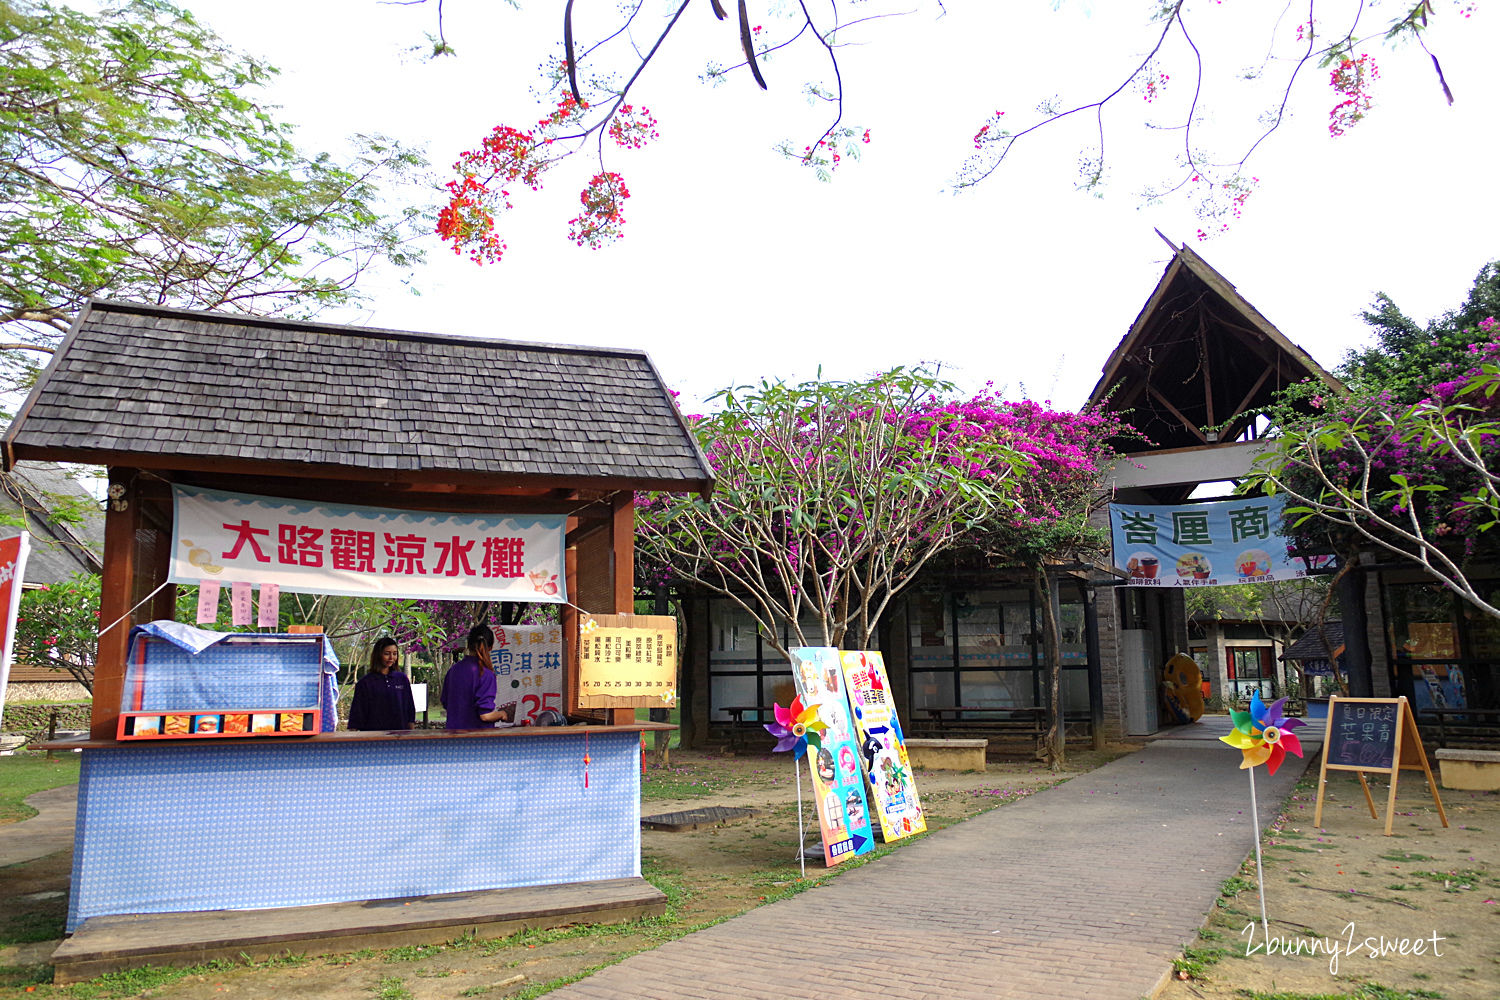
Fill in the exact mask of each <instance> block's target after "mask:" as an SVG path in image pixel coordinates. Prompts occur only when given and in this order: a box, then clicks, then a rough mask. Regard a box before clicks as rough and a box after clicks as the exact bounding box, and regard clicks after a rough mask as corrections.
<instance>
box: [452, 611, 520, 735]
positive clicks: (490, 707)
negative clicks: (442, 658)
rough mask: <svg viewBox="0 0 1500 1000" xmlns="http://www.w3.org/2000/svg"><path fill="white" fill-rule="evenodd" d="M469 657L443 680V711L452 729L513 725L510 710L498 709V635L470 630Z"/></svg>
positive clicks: (483, 628) (487, 629)
mask: <svg viewBox="0 0 1500 1000" xmlns="http://www.w3.org/2000/svg"><path fill="white" fill-rule="evenodd" d="M466 645H467V649H468V654H469V655H468V656H465V657H464V658H463V659H461V660H459V661H458V662H457V663H455V664H453V666H451V667H449V668H448V673H447V675H446V676H444V677H443V710H444V711H445V712H446V713H447V715H448V728H449V729H489V728H491V727H492V726H494V724H495V723H496V722H510V721H511V717H510V712H509V710H508V709H506V708H496V707H495V663H494V661H493V660H491V659H490V650H491V649H493V648H495V633H494V632H492V631H490V627H489V626H488V625H475V626H474V627H473V628H471V629H469V638H468V642H467V644H466Z"/></svg>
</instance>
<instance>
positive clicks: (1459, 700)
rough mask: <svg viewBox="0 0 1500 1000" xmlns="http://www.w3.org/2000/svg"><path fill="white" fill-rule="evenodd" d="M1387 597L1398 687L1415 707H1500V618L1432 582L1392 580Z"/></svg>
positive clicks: (1387, 625) (1386, 602)
mask: <svg viewBox="0 0 1500 1000" xmlns="http://www.w3.org/2000/svg"><path fill="white" fill-rule="evenodd" d="M1484 586H1486V584H1483V583H1481V588H1483V587H1484ZM1488 586H1490V587H1491V589H1493V588H1494V587H1495V584H1493V583H1491V584H1488ZM1384 600H1385V611H1386V628H1387V638H1388V640H1389V642H1390V647H1391V653H1392V659H1393V661H1394V664H1393V666H1394V669H1395V673H1396V688H1397V691H1398V692H1399V693H1401V694H1405V695H1406V696H1407V697H1409V698H1410V699H1411V701H1412V707H1413V708H1415V709H1417V710H1418V711H1425V710H1432V709H1454V708H1500V621H1497V620H1496V619H1494V618H1492V617H1490V616H1488V615H1485V614H1483V613H1482V612H1480V611H1479V610H1478V609H1477V608H1474V607H1473V606H1472V605H1470V604H1468V603H1467V602H1465V601H1462V600H1460V599H1459V598H1457V597H1456V596H1454V595H1453V594H1452V593H1451V592H1449V591H1448V590H1446V589H1444V588H1442V587H1440V586H1438V585H1437V584H1432V583H1398V584H1388V585H1387V586H1386V587H1385V588H1384Z"/></svg>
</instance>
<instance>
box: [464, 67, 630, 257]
mask: <svg viewBox="0 0 1500 1000" xmlns="http://www.w3.org/2000/svg"><path fill="white" fill-rule="evenodd" d="M589 111H590V105H589V103H588V102H587V101H580V100H575V99H574V98H573V97H572V96H566V97H564V98H563V99H562V100H560V101H559V102H558V103H557V106H556V108H554V109H553V111H552V113H551V114H549V115H547V117H545V118H543V119H541V120H540V121H538V122H537V123H536V127H535V128H533V129H529V130H526V129H518V128H514V127H512V126H510V125H496V126H495V128H494V129H493V130H491V132H490V134H489V135H487V136H485V137H484V139H483V140H482V141H481V142H480V144H479V146H478V147H477V148H475V149H472V150H465V151H464V152H462V153H460V154H459V157H458V161H457V162H456V163H454V164H453V170H454V172H455V173H456V174H457V175H458V176H457V177H455V178H454V179H453V180H450V181H448V183H447V185H446V191H447V202H446V203H445V204H444V205H443V206H442V207H441V208H440V209H439V211H438V221H437V234H438V236H439V237H441V238H442V239H443V241H444V242H446V243H449V244H451V245H452V247H453V252H454V253H456V254H463V253H467V254H468V255H469V258H470V259H471V260H473V261H474V262H475V263H476V264H496V263H499V262H500V260H501V258H502V257H504V255H505V251H506V249H507V248H506V245H505V241H504V240H503V239H502V238H501V237H500V234H499V233H498V232H497V231H496V228H495V218H496V216H497V215H499V214H500V213H502V212H504V211H506V210H507V209H509V208H512V207H513V205H512V203H511V190H512V189H513V188H515V187H516V186H517V185H521V186H524V187H528V188H530V189H531V190H533V191H539V190H541V187H542V175H543V174H545V173H546V172H547V171H548V170H551V169H552V168H553V167H555V166H556V165H557V164H558V163H560V162H562V161H563V160H564V159H566V158H567V157H568V156H570V155H572V152H573V151H574V150H573V149H572V148H570V147H568V146H566V145H565V144H566V143H567V141H568V140H578V139H582V138H585V137H587V135H588V134H589V133H590V132H595V131H598V130H599V129H600V127H601V126H603V132H604V134H605V135H607V136H608V137H609V139H610V141H611V142H613V143H614V144H615V145H616V146H618V147H620V148H622V149H640V148H642V147H643V146H645V145H646V144H647V143H649V142H650V141H651V140H653V139H657V138H660V136H659V134H658V133H657V130H656V119H655V118H653V117H651V112H650V111H649V110H647V109H646V108H641V107H636V106H634V105H631V104H626V103H624V102H623V100H622V101H617V102H615V106H614V107H613V108H612V109H610V111H609V113H608V114H607V115H605V116H604V117H603V118H601V119H599V120H598V121H597V122H595V123H594V124H593V125H589V124H588V122H587V121H586V119H587V116H588V113H589ZM600 163H601V169H600V171H599V172H598V173H596V174H595V175H594V176H593V177H592V178H591V179H590V180H589V182H588V185H587V186H586V187H584V189H583V191H582V193H581V194H580V195H579V201H580V202H581V203H582V205H583V211H581V212H580V213H579V214H578V215H577V216H575V217H574V218H572V219H570V220H568V225H569V232H568V238H569V239H571V240H573V241H574V242H575V243H577V244H578V245H579V246H585V245H587V246H590V247H593V248H594V249H598V248H599V247H601V246H603V245H604V244H605V243H608V242H612V241H614V240H618V239H620V238H621V237H623V236H624V232H623V229H622V227H623V226H624V223H625V214H624V204H625V199H627V198H629V197H630V191H629V190H628V189H627V188H626V187H625V181H624V178H622V177H621V176H620V175H619V174H618V173H615V172H614V171H612V170H604V169H602V164H603V157H602V154H601V157H600Z"/></svg>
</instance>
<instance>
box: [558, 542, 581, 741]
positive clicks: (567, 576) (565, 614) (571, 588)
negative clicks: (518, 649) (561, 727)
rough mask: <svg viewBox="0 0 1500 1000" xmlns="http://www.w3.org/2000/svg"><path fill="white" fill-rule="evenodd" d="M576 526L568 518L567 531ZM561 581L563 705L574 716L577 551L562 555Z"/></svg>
mask: <svg viewBox="0 0 1500 1000" xmlns="http://www.w3.org/2000/svg"><path fill="white" fill-rule="evenodd" d="M576 524H577V519H575V518H571V517H570V518H568V530H569V531H572V530H573V528H574V527H575V526H576ZM563 567H564V568H563V581H564V583H565V585H566V589H567V592H568V601H569V603H567V604H564V605H563V606H562V608H561V609H560V610H561V613H560V614H559V616H558V617H559V618H560V619H561V620H562V648H563V684H564V685H565V689H564V691H563V703H564V704H565V705H567V706H568V711H567V714H568V715H575V714H577V713H578V712H579V711H581V710H582V706H580V705H579V704H578V694H579V686H578V609H577V608H575V607H574V606H573V602H576V601H577V600H578V550H577V549H575V548H569V549H568V550H567V551H566V552H565V553H564V554H563Z"/></svg>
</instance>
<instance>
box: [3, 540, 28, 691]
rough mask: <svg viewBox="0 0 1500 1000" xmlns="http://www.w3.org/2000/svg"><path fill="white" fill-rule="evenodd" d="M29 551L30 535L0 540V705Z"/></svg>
mask: <svg viewBox="0 0 1500 1000" xmlns="http://www.w3.org/2000/svg"><path fill="white" fill-rule="evenodd" d="M30 552H31V536H30V535H27V534H25V533H24V532H23V533H21V534H19V535H17V536H15V537H14V538H0V629H3V630H4V631H3V633H0V702H3V701H4V700H5V686H6V685H7V684H8V683H10V651H11V649H12V647H14V646H15V638H16V612H17V611H19V610H20V607H21V581H22V580H24V579H25V577H26V556H27V555H28V554H29V553H30Z"/></svg>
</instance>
